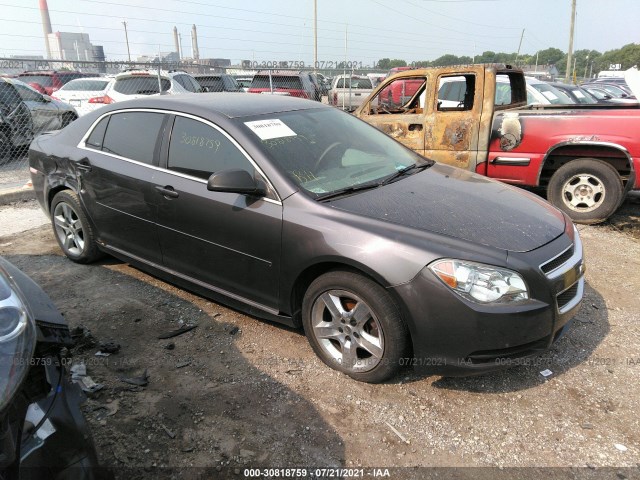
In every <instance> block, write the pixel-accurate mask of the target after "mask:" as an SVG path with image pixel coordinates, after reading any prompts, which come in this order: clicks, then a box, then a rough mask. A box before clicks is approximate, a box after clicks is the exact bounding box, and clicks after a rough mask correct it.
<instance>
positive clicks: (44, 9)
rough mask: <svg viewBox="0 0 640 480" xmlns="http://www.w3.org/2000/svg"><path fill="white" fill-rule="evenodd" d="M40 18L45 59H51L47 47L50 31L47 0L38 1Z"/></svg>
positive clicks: (49, 49) (49, 50)
mask: <svg viewBox="0 0 640 480" xmlns="http://www.w3.org/2000/svg"><path fill="white" fill-rule="evenodd" d="M40 17H41V18H42V31H43V33H44V44H45V46H46V47H47V58H51V48H50V47H49V34H50V33H53V32H52V30H51V19H50V18H49V7H48V6H47V0H40Z"/></svg>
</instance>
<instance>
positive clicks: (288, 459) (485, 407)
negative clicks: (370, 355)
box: [0, 198, 640, 480]
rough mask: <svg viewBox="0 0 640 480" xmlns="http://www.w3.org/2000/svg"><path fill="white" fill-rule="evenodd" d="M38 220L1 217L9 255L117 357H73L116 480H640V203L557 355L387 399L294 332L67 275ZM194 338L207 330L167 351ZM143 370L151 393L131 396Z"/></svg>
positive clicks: (587, 241) (144, 287)
mask: <svg viewBox="0 0 640 480" xmlns="http://www.w3.org/2000/svg"><path fill="white" fill-rule="evenodd" d="M35 210H37V206H36V205H35V204H34V203H33V202H28V203H26V204H20V205H14V206H6V207H0V225H2V230H0V254H1V255H3V256H5V257H6V258H7V259H8V260H10V261H11V262H13V263H14V264H16V265H17V266H18V267H20V268H21V269H23V270H24V271H25V272H26V273H27V274H29V275H30V276H32V278H34V280H36V281H37V282H38V283H40V285H41V286H42V287H43V288H44V289H45V291H47V292H48V293H49V295H50V296H51V297H52V299H53V301H54V303H55V304H56V305H57V306H58V308H59V309H60V310H61V311H62V312H63V313H64V315H65V318H66V319H67V320H68V321H69V324H70V325H71V327H77V326H78V325H84V326H85V327H87V328H88V329H89V330H90V331H91V333H92V334H93V335H94V336H95V337H96V338H97V340H98V341H99V342H104V341H115V342H117V343H119V344H120V345H121V350H120V352H119V353H117V354H114V355H112V356H110V357H108V358H104V357H95V356H94V354H95V352H96V351H97V347H91V348H87V349H86V350H82V349H79V350H77V351H76V352H75V356H74V362H80V361H84V362H85V363H86V364H87V366H88V373H89V375H91V377H92V378H93V379H94V380H95V381H96V382H99V383H102V384H104V388H103V389H102V390H101V391H99V392H97V393H95V394H93V395H92V396H91V397H90V398H89V399H88V401H87V403H86V404H85V406H84V413H85V415H86V416H87V418H88V419H89V422H90V424H91V426H92V429H93V434H94V437H95V440H96V442H97V445H98V448H99V455H100V458H101V461H102V462H103V464H104V465H106V466H109V467H112V468H114V472H115V473H116V476H117V477H118V478H158V477H159V471H158V470H154V467H160V466H164V467H173V468H174V469H177V470H173V473H172V475H174V477H172V478H182V477H184V476H185V475H188V472H191V475H192V477H185V478H211V477H209V476H198V475H204V473H203V472H207V471H206V470H198V469H191V470H189V469H186V467H205V468H209V469H212V470H210V471H209V473H210V474H211V476H213V477H216V476H225V475H229V476H231V477H235V478H238V477H237V476H236V475H240V476H241V477H242V476H243V475H244V468H247V467H251V468H258V467H285V468H286V467H296V466H297V467H310V466H313V467H325V468H326V467H331V466H335V467H338V466H341V467H347V468H352V467H362V468H364V469H369V470H365V471H364V473H365V474H366V475H369V476H371V473H373V471H372V470H370V469H371V468H372V467H387V468H394V467H395V469H392V470H391V471H390V473H391V476H392V478H426V477H427V476H433V475H435V473H438V475H440V477H439V478H487V479H489V478H490V479H491V480H496V479H499V478H531V479H534V478H535V479H539V478H612V479H617V478H620V479H623V478H640V425H639V424H640V420H639V418H638V411H639V406H640V396H639V395H638V385H639V380H640V335H639V327H638V324H639V320H640V300H639V298H638V294H637V292H638V291H640V275H639V274H638V272H639V271H640V241H639V238H640V234H639V232H640V231H639V230H638V228H637V217H638V215H640V205H639V203H638V201H637V198H632V199H630V200H629V201H627V202H626V204H625V205H624V207H623V209H622V210H621V212H620V213H619V214H618V215H616V216H615V217H614V218H613V219H612V220H611V222H609V223H607V224H604V225H600V226H591V227H580V231H581V234H582V237H583V241H584V245H585V254H586V262H587V274H586V275H587V282H588V286H587V289H586V294H585V298H584V302H583V305H582V308H581V310H580V312H579V314H578V315H577V317H576V319H575V320H574V323H573V327H572V328H571V329H570V330H569V332H568V333H567V334H566V335H565V336H564V337H563V338H561V339H560V340H559V341H558V342H557V343H556V344H555V345H554V347H553V348H552V349H551V350H550V351H549V352H547V353H545V354H543V355H542V356H540V357H538V358H536V359H533V360H532V361H530V362H528V363H527V364H526V365H522V366H518V367H514V368H511V369H508V370H505V371H502V372H498V373H494V374H491V375H484V376H479V377H470V378H443V377H439V376H425V375H421V374H419V373H416V372H412V371H407V372H405V373H404V374H403V375H401V376H400V377H399V378H397V379H396V380H395V381H393V382H389V383H387V384H383V385H368V384H362V383H357V382H355V381H353V380H351V379H350V378H348V377H346V376H344V375H342V374H339V373H337V372H335V371H333V370H330V369H329V368H327V367H326V366H324V365H323V364H322V363H321V362H319V361H318V360H317V359H316V357H315V356H314V354H313V352H312V351H311V348H310V347H309V345H308V344H307V342H306V339H305V337H304V335H303V334H302V333H300V332H298V331H295V330H291V329H288V328H284V327H282V326H278V325H275V324H271V323H269V322H265V321H261V320H257V319H255V318H252V317H249V316H246V315H243V314H240V313H238V312H236V311H234V310H230V309H227V308H225V307H223V306H221V305H219V304H216V303H213V302H210V301H208V300H207V299H204V298H202V297H199V296H196V295H192V294H190V293H189V292H186V291H184V290H181V289H179V288H176V287H174V286H172V285H169V284H167V283H165V282H162V281H160V280H158V279H155V278H153V277H151V276H148V275H146V274H144V273H142V272H140V271H138V270H136V269H134V268H132V267H130V266H129V265H127V264H123V263H121V262H119V261H116V260H113V259H105V260H103V261H101V262H99V263H96V264H93V265H88V266H85V265H76V264H74V263H72V262H70V261H68V260H66V259H65V258H64V257H62V255H61V252H60V250H59V248H58V247H57V245H56V243H55V240H54V238H53V235H52V233H51V228H50V227H49V226H40V227H37V228H32V229H29V228H30V227H32V226H33V223H29V222H31V221H41V218H40V216H39V215H37V214H36V212H35ZM27 212H31V213H27ZM28 218H31V219H38V220H29V221H27V220H26V219H28ZM23 219H24V220H23ZM7 225H10V228H11V230H7ZM26 229H29V230H28V232H27V234H26V235H25V234H24V233H18V232H20V231H21V230H26ZM184 324H195V325H197V328H195V329H194V330H191V331H190V332H188V333H185V334H183V335H180V336H178V337H175V338H172V339H165V340H160V339H158V336H159V335H160V334H162V333H164V332H168V331H171V330H174V329H176V328H178V327H179V326H181V325H184ZM545 369H548V370H551V371H552V372H553V373H552V374H551V376H549V377H544V376H542V375H541V373H540V372H541V371H543V370H545ZM145 370H147V372H148V374H149V384H148V385H147V386H145V387H133V386H131V385H129V384H127V383H124V382H122V381H121V380H120V378H121V377H133V376H139V375H142V374H143V373H144V371H145ZM399 467H460V468H459V469H454V470H451V469H447V470H439V471H434V470H424V469H419V470H415V469H412V468H399ZM467 467H499V468H500V469H501V470H498V469H495V468H491V469H482V470H476V469H468V468H467ZM512 467H516V468H518V470H509V468H512ZM520 467H529V468H526V469H520ZM530 467H543V468H542V469H533V468H530ZM558 467H562V469H559V468H558ZM570 467H571V468H572V469H571V470H569V469H568V468H570ZM127 468H129V470H127ZM502 469H506V470H502Z"/></svg>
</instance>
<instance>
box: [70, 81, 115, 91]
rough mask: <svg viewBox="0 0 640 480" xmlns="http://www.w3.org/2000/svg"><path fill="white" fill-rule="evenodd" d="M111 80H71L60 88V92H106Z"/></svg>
mask: <svg viewBox="0 0 640 480" xmlns="http://www.w3.org/2000/svg"><path fill="white" fill-rule="evenodd" d="M108 83H109V80H71V81H70V82H69V83H66V84H64V85H63V86H62V88H60V90H67V91H69V90H72V91H74V92H91V91H98V90H104V89H105V88H106V87H107V84H108Z"/></svg>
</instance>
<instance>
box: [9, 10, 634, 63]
mask: <svg viewBox="0 0 640 480" xmlns="http://www.w3.org/2000/svg"><path fill="white" fill-rule="evenodd" d="M316 1H317V12H318V14H317V19H318V31H317V35H318V61H320V62H326V64H328V63H329V62H336V63H337V62H340V61H343V60H345V58H346V59H347V60H348V61H351V62H357V63H360V64H361V65H362V66H363V67H367V66H372V65H374V64H375V63H376V62H377V61H378V60H379V59H380V58H385V57H387V58H392V59H394V58H398V59H402V60H406V61H407V62H412V61H418V60H434V59H436V58H438V57H439V56H441V55H444V54H449V53H450V54H454V55H458V56H462V55H467V56H470V57H473V56H474V55H475V54H480V53H482V52H483V51H486V50H491V51H495V52H501V51H503V52H516V51H517V50H518V45H519V43H520V39H521V35H522V31H523V29H524V36H523V37H522V47H521V53H522V54H530V55H533V54H535V52H536V51H538V50H544V49H547V48H550V47H555V48H559V49H561V50H562V51H565V52H566V51H567V50H568V46H569V25H570V19H571V0H533V1H530V0H316ZM48 4H49V14H50V17H51V24H52V27H53V31H54V32H56V31H61V32H79V33H87V34H89V36H90V39H91V42H92V43H93V44H94V45H103V47H104V50H105V54H106V57H107V59H108V60H124V59H126V58H127V47H126V42H125V35H124V27H123V25H122V22H123V21H126V22H127V28H128V33H129V45H130V49H131V57H132V59H135V58H137V57H138V56H141V55H154V54H156V53H157V52H159V51H160V52H170V51H173V50H174V47H173V45H174V42H173V27H174V26H176V27H177V28H178V31H179V33H180V34H181V36H182V42H181V43H182V48H183V56H191V26H192V25H193V24H195V25H196V26H197V29H198V44H199V50H200V58H228V59H231V61H232V63H234V64H235V63H239V61H240V60H251V61H256V62H269V61H273V62H275V61H285V60H286V61H299V62H304V64H305V65H311V64H312V63H313V61H314V33H313V32H314V31H313V25H314V21H313V18H314V14H313V11H314V0H244V1H242V2H240V1H237V0H234V1H228V0H179V1H178V0H162V1H158V0H156V1H151V0H111V1H100V0H48ZM0 10H1V12H2V13H1V14H0V39H1V41H0V57H9V56H20V55H30V56H31V55H44V54H45V46H44V45H45V44H44V40H43V34H42V24H41V21H40V12H39V8H38V0H0ZM629 43H640V0H608V1H607V2H603V1H601V0H577V16H576V29H575V40H574V49H575V50H579V49H593V50H598V51H600V52H605V51H607V50H612V49H617V48H620V47H622V46H624V45H626V44H629Z"/></svg>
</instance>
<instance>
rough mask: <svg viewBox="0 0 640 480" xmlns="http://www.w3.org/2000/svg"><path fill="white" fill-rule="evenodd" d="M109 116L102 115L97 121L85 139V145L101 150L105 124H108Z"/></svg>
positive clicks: (105, 129) (105, 128)
mask: <svg viewBox="0 0 640 480" xmlns="http://www.w3.org/2000/svg"><path fill="white" fill-rule="evenodd" d="M109 118H111V117H108V116H107V117H104V118H103V119H102V120H100V121H99V122H98V124H97V125H96V126H95V128H94V129H93V131H92V132H91V134H90V135H89V136H88V137H87V139H86V140H85V142H84V143H85V145H86V146H87V147H89V148H95V149H96V150H102V142H103V141H104V134H105V132H106V131H107V125H108V124H109Z"/></svg>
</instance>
